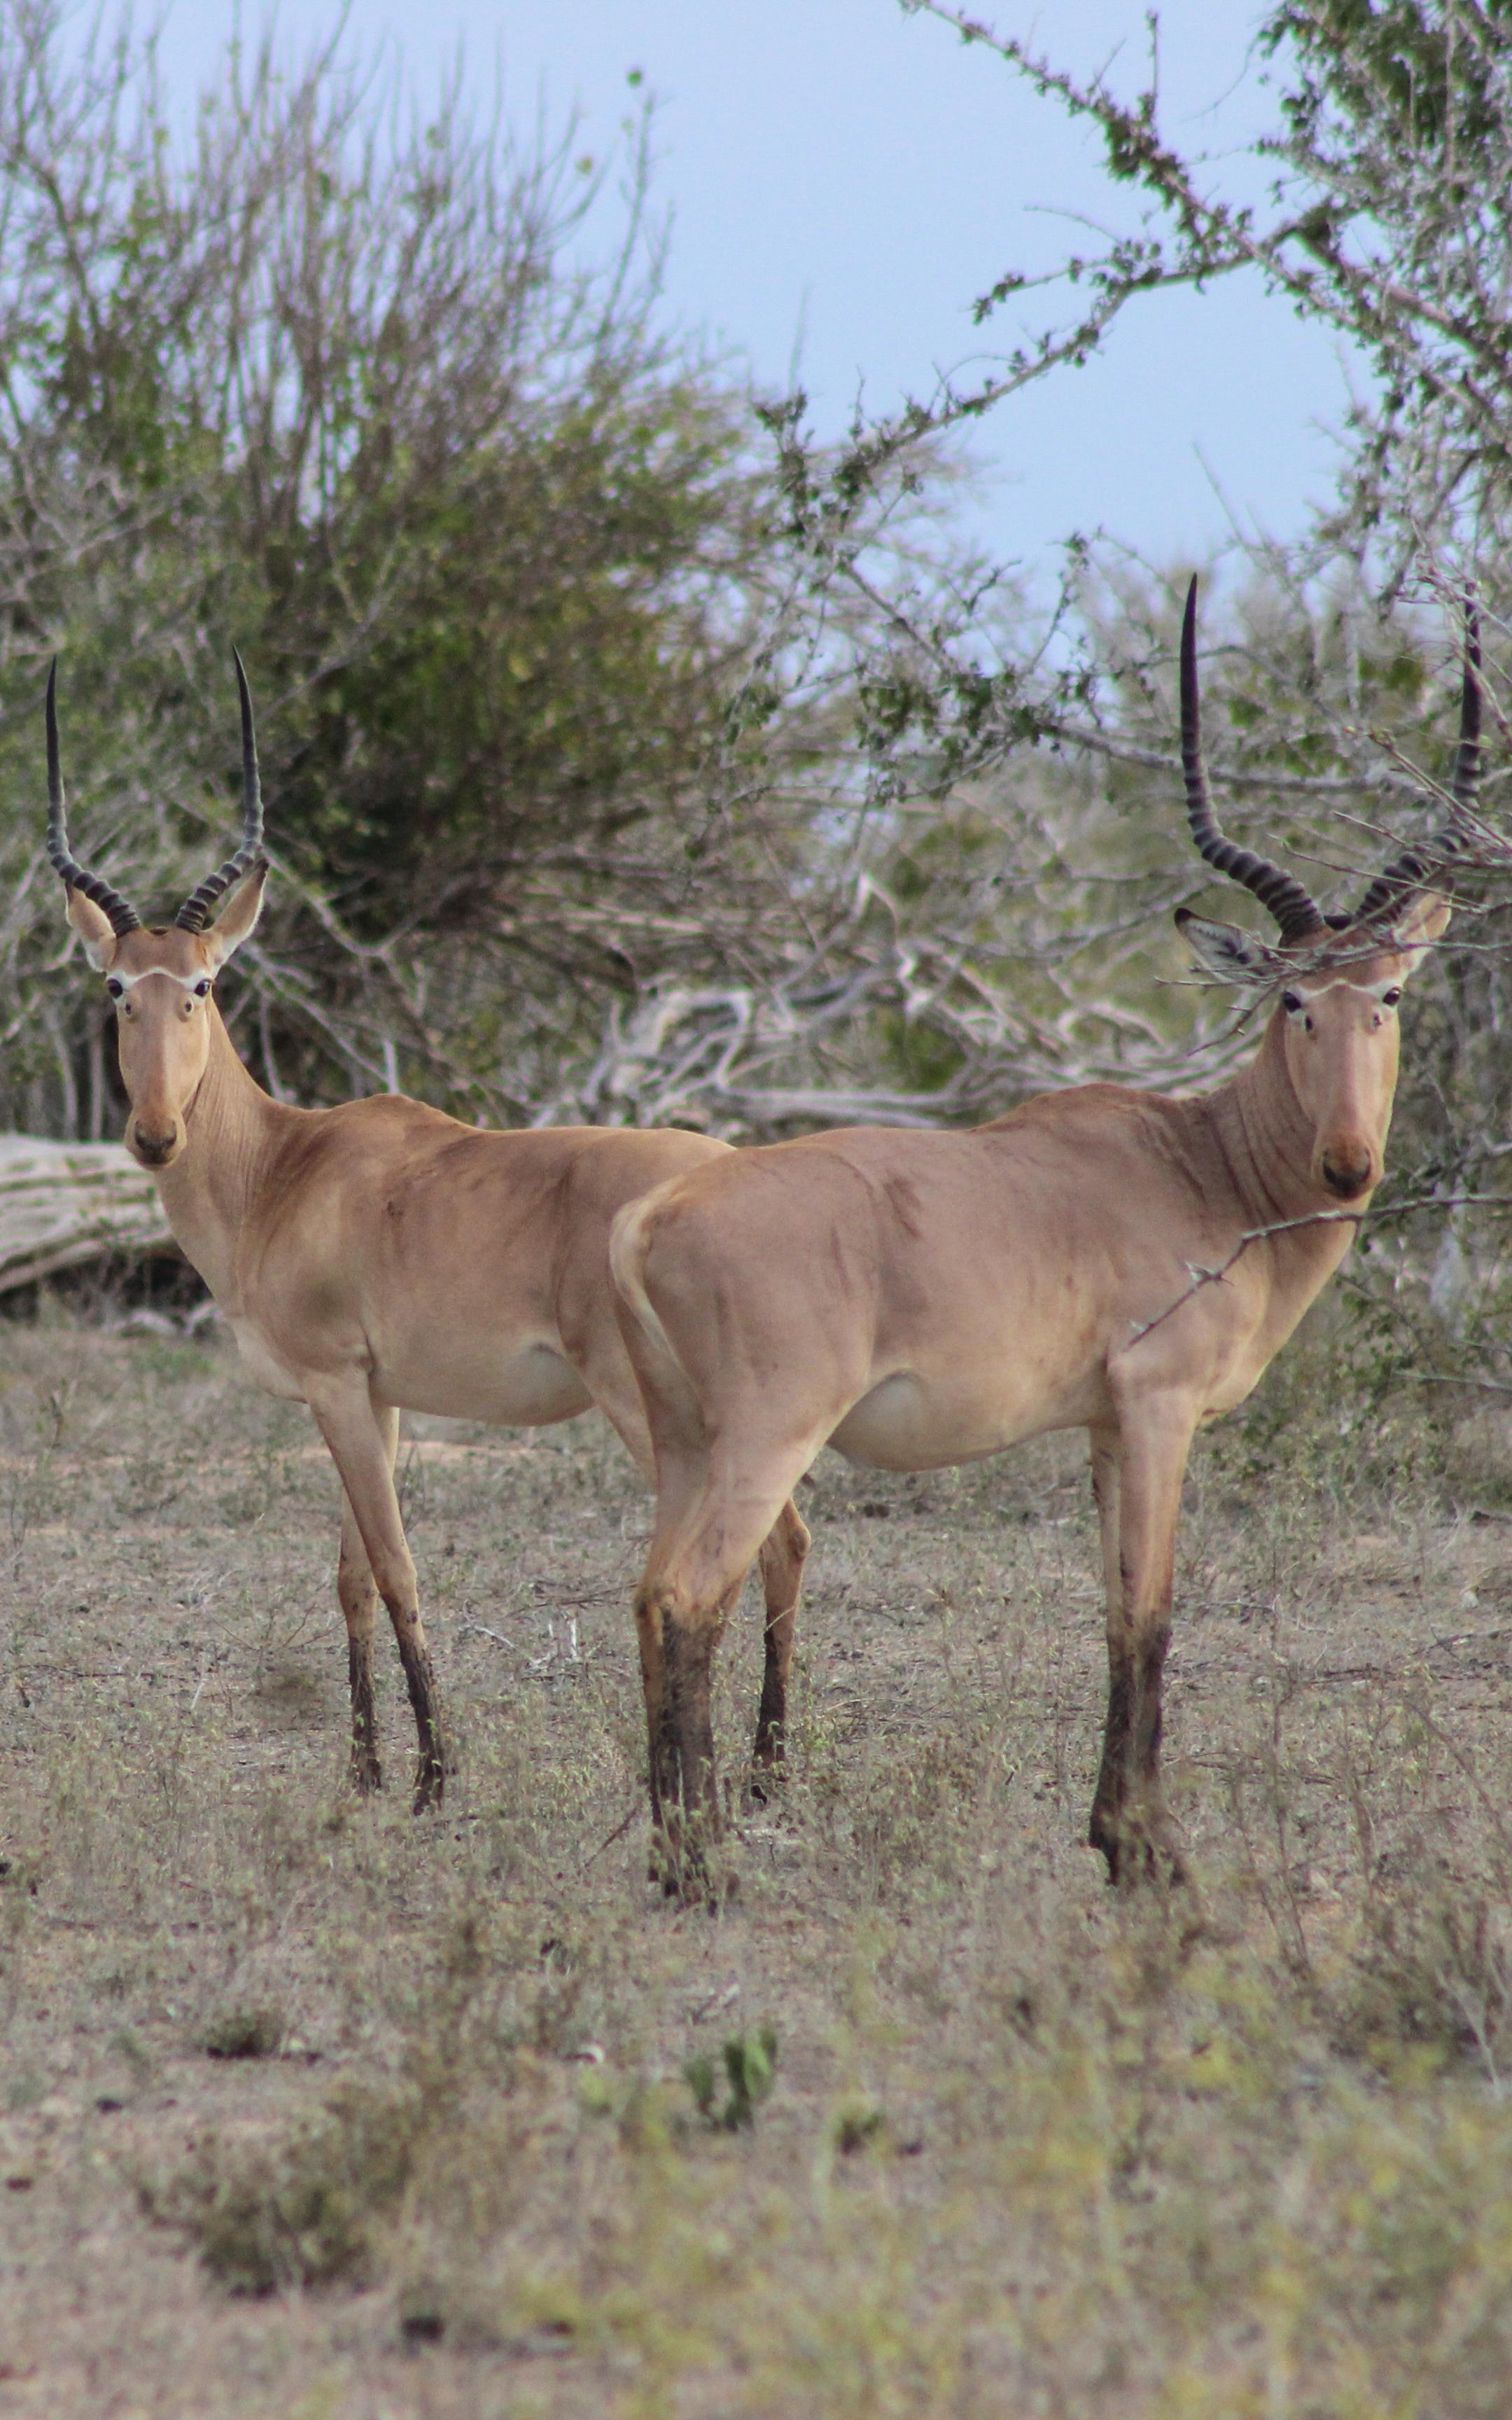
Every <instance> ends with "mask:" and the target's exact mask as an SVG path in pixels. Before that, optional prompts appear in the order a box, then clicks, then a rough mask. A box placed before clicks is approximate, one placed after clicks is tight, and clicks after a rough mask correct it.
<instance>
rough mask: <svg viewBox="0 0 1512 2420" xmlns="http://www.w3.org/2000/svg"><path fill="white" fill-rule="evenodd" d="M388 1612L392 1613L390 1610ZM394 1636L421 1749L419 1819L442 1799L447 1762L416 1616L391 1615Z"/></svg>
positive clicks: (437, 1704) (435, 1694) (426, 1650)
mask: <svg viewBox="0 0 1512 2420" xmlns="http://www.w3.org/2000/svg"><path fill="white" fill-rule="evenodd" d="M390 1610H391V1612H392V1611H393V1608H392V1607H391V1608H390ZM393 1635H394V1637H395V1638H396V1639H397V1641H398V1646H399V1661H400V1663H401V1664H402V1665H403V1666H404V1677H405V1685H406V1687H407V1688H408V1689H409V1703H410V1705H411V1706H412V1707H413V1708H414V1715H415V1733H416V1738H417V1741H418V1744H419V1749H420V1760H419V1763H418V1764H417V1766H416V1769H415V1813H416V1814H417V1815H419V1814H421V1813H423V1812H424V1809H425V1808H426V1807H439V1806H440V1803H441V1800H442V1798H443V1797H444V1796H445V1793H446V1776H447V1773H448V1771H449V1770H450V1759H449V1758H448V1756H447V1753H446V1743H445V1736H444V1733H443V1730H442V1727H441V1714H440V1698H439V1695H438V1692H437V1688H436V1675H435V1673H434V1672H433V1671H432V1669H431V1662H430V1650H429V1648H428V1647H427V1646H426V1644H425V1634H424V1629H423V1628H422V1626H421V1621H420V1616H419V1614H418V1613H416V1612H413V1611H409V1612H406V1611H404V1610H400V1611H398V1612H394V1613H393Z"/></svg>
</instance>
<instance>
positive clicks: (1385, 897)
mask: <svg viewBox="0 0 1512 2420" xmlns="http://www.w3.org/2000/svg"><path fill="white" fill-rule="evenodd" d="M1479 784H1480V615H1479V614H1478V613H1476V611H1475V597H1474V592H1473V590H1471V589H1467V591H1466V593H1465V677H1464V682H1463V685H1462V687H1461V689H1460V691H1459V743H1458V747H1457V748H1456V750H1455V763H1454V772H1453V773H1452V775H1451V776H1450V781H1449V796H1450V798H1451V799H1453V800H1454V803H1455V805H1456V807H1458V808H1462V809H1463V810H1464V813H1465V814H1467V815H1469V814H1473V813H1474V809H1475V793H1476V790H1477V789H1478V787H1479ZM1472 837H1473V836H1472V834H1471V833H1470V832H1469V831H1468V830H1466V828H1465V826H1464V825H1463V824H1462V823H1461V822H1460V821H1459V820H1458V817H1457V816H1453V815H1452V816H1451V818H1450V820H1449V822H1447V823H1446V824H1443V825H1442V826H1441V827H1440V829H1439V830H1437V831H1436V832H1435V833H1434V834H1433V837H1432V838H1431V840H1429V841H1427V842H1426V843H1425V844H1424V845H1423V847H1422V848H1421V849H1415V848H1404V849H1403V851H1402V853H1401V855H1400V856H1399V857H1394V858H1393V859H1392V861H1391V863H1390V864H1389V865H1388V866H1387V867H1386V869H1385V871H1384V873H1382V874H1378V875H1377V876H1376V878H1375V880H1374V882H1372V884H1371V885H1370V888H1369V890H1368V891H1367V892H1365V897H1364V898H1363V899H1362V900H1361V902H1360V905H1359V907H1357V908H1356V909H1355V911H1354V918H1353V921H1354V923H1357V924H1380V923H1385V922H1386V921H1387V919H1388V918H1390V917H1392V916H1395V915H1396V910H1397V909H1398V907H1401V906H1402V905H1403V903H1404V902H1405V901H1406V900H1408V899H1409V898H1411V896H1412V892H1414V891H1421V890H1423V889H1424V888H1425V886H1426V885H1427V884H1428V883H1430V882H1431V881H1432V879H1433V877H1434V876H1435V875H1439V876H1442V875H1443V868H1444V865H1445V862H1446V861H1448V860H1449V859H1451V858H1455V857H1458V856H1460V855H1461V854H1462V853H1463V852H1464V851H1465V850H1466V849H1468V848H1469V847H1470V846H1471V845H1472Z"/></svg>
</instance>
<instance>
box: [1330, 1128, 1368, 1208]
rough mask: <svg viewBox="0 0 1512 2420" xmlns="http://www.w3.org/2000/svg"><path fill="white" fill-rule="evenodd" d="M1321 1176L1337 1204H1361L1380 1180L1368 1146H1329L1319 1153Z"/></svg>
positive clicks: (1351, 1143) (1341, 1143)
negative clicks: (1360, 1201)
mask: <svg viewBox="0 0 1512 2420" xmlns="http://www.w3.org/2000/svg"><path fill="white" fill-rule="evenodd" d="M1318 1173H1319V1176H1320V1178H1321V1179H1322V1181H1323V1184H1324V1185H1325V1186H1326V1187H1327V1188H1328V1190H1329V1192H1330V1193H1332V1194H1333V1195H1334V1197H1335V1201H1338V1202H1358V1200H1359V1198H1360V1196H1361V1194H1362V1193H1368V1192H1369V1190H1370V1188H1371V1187H1372V1186H1373V1185H1375V1184H1377V1183H1378V1182H1379V1180H1380V1176H1381V1171H1380V1169H1379V1167H1378V1166H1377V1164H1376V1156H1375V1154H1374V1152H1373V1151H1371V1149H1370V1147H1369V1145H1368V1144H1367V1143H1364V1142H1359V1141H1350V1142H1342V1141H1341V1142H1335V1143H1330V1144H1329V1145H1328V1146H1327V1148H1326V1149H1325V1150H1324V1151H1322V1152H1320V1153H1319V1160H1318Z"/></svg>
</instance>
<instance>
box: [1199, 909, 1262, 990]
mask: <svg viewBox="0 0 1512 2420" xmlns="http://www.w3.org/2000/svg"><path fill="white" fill-rule="evenodd" d="M1176 926H1177V930H1178V932H1179V933H1180V936H1181V938H1182V939H1183V940H1184V941H1185V942H1186V944H1187V947H1188V948H1189V949H1190V951H1191V952H1192V954H1193V956H1194V957H1195V958H1196V961H1197V964H1198V965H1199V966H1202V967H1206V969H1207V970H1208V972H1209V974H1211V975H1216V976H1217V977H1218V980H1219V982H1220V983H1227V984H1236V985H1239V986H1240V988H1241V989H1242V990H1244V991H1259V990H1263V989H1264V988H1265V987H1266V986H1267V985H1270V984H1273V983H1274V982H1275V981H1276V979H1277V977H1278V976H1279V975H1280V974H1281V972H1282V971H1283V969H1284V966H1285V961H1284V959H1283V958H1282V957H1281V956H1280V954H1279V953H1278V952H1277V951H1275V950H1271V949H1267V947H1266V945H1265V943H1264V942H1263V941H1257V939H1256V938H1255V936H1254V934H1253V933H1244V932H1241V930H1240V928H1239V926H1238V925H1237V924H1211V923H1209V922H1208V920H1207V918H1206V917H1205V916H1195V915H1194V914H1193V912H1192V910H1191V908H1190V907H1178V909H1177V911H1176Z"/></svg>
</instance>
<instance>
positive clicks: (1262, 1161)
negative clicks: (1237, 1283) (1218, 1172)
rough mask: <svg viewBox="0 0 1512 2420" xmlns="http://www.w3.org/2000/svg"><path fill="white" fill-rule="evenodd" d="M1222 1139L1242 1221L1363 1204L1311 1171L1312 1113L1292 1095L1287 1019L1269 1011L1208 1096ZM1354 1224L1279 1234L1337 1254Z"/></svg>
mask: <svg viewBox="0 0 1512 2420" xmlns="http://www.w3.org/2000/svg"><path fill="white" fill-rule="evenodd" d="M1206 1105H1207V1107H1208V1108H1209V1109H1210V1111H1211V1115H1212V1119H1213V1125H1214V1129H1215V1132H1216V1134H1217V1136H1218V1140H1219V1145H1220V1148H1221V1149H1222V1151H1223V1154H1224V1157H1225V1160H1226V1161H1227V1167H1228V1171H1229V1176H1230V1178H1231V1180H1232V1183H1233V1187H1234V1190H1235V1192H1236V1193H1237V1194H1238V1196H1239V1201H1240V1206H1241V1208H1242V1211H1243V1213H1244V1215H1245V1218H1246V1220H1247V1223H1248V1224H1249V1225H1250V1226H1253V1227H1266V1226H1270V1225H1273V1223H1275V1222H1276V1221H1278V1220H1280V1219H1285V1218H1307V1217H1308V1216H1309V1215H1310V1214H1311V1213H1314V1212H1317V1211H1319V1210H1330V1211H1338V1210H1342V1209H1345V1208H1358V1209H1363V1208H1364V1207H1365V1204H1364V1202H1358V1203H1348V1204H1346V1203H1343V1202H1338V1201H1336V1200H1335V1198H1334V1196H1333V1195H1332V1194H1330V1193H1328V1192H1327V1191H1326V1190H1325V1188H1324V1187H1322V1186H1321V1185H1319V1182H1318V1180H1317V1178H1316V1177H1315V1176H1314V1174H1313V1172H1312V1162H1313V1146H1314V1140H1315V1134H1314V1127H1313V1123H1312V1120H1311V1119H1310V1118H1309V1117H1308V1115H1307V1113H1306V1111H1305V1110H1304V1108H1303V1105H1302V1103H1301V1101H1300V1100H1299V1099H1298V1098H1297V1093H1296V1088H1295V1086H1294V1085H1293V1083H1292V1080H1291V1075H1290V1071H1289V1069H1288V1065H1287V1053H1286V1035H1285V1029H1284V1023H1283V1021H1282V1019H1281V1018H1279V1017H1273V1019H1272V1021H1271V1023H1270V1024H1269V1025H1268V1026H1267V1028H1266V1032H1265V1038H1264V1040H1263V1041H1262V1043H1261V1045H1260V1047H1259V1049H1258V1050H1257V1053H1256V1055H1255V1057H1254V1058H1253V1059H1252V1060H1251V1061H1250V1063H1249V1064H1248V1065H1247V1066H1246V1067H1242V1068H1241V1069H1240V1070H1239V1072H1238V1074H1237V1075H1234V1076H1232V1077H1230V1078H1229V1079H1228V1081H1227V1084H1223V1085H1220V1086H1219V1088H1218V1090H1217V1091H1216V1092H1214V1093H1210V1094H1207V1096H1206ZM1351 1233H1352V1230H1351V1229H1350V1227H1349V1226H1348V1225H1347V1224H1345V1223H1344V1222H1343V1221H1340V1222H1339V1223H1338V1224H1337V1226H1335V1224H1333V1223H1332V1222H1331V1223H1330V1224H1329V1225H1327V1226H1319V1227H1317V1228H1313V1229H1307V1228H1304V1229H1302V1230H1301V1231H1300V1232H1299V1233H1298V1234H1297V1235H1295V1236H1292V1237H1277V1239H1276V1240H1277V1242H1291V1243H1296V1244H1299V1245H1301V1246H1302V1247H1303V1248H1304V1249H1306V1250H1308V1252H1309V1256H1310V1255H1311V1253H1312V1252H1319V1251H1321V1252H1322V1253H1323V1255H1324V1256H1325V1257H1326V1253H1327V1251H1329V1250H1335V1241H1336V1239H1337V1238H1338V1237H1342V1238H1343V1241H1342V1242H1339V1243H1337V1245H1336V1250H1335V1257H1337V1256H1338V1254H1340V1253H1342V1251H1343V1249H1344V1248H1345V1245H1347V1244H1348V1241H1349V1238H1350V1234H1351Z"/></svg>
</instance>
